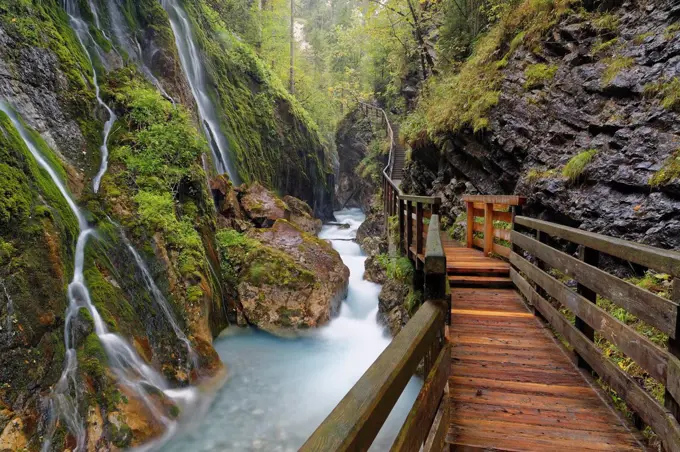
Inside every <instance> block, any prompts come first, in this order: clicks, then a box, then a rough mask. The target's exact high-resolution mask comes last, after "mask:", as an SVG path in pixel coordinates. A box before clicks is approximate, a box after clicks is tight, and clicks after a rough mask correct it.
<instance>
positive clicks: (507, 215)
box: [493, 211, 513, 224]
mask: <svg viewBox="0 0 680 452" xmlns="http://www.w3.org/2000/svg"><path fill="white" fill-rule="evenodd" d="M512 218H513V217H512V212H498V211H494V213H493V219H494V221H504V222H506V223H510V224H512Z"/></svg>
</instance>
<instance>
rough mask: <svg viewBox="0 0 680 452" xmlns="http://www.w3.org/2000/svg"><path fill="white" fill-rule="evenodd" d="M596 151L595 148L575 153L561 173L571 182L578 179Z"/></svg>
mask: <svg viewBox="0 0 680 452" xmlns="http://www.w3.org/2000/svg"><path fill="white" fill-rule="evenodd" d="M597 153H598V150H597V149H588V150H587V151H584V152H581V153H580V154H577V155H575V156H574V157H572V158H571V159H570V160H569V162H567V164H566V165H565V166H564V168H563V169H562V175H563V176H564V177H566V178H567V179H569V180H570V181H572V182H574V181H576V180H578V178H579V177H581V174H583V171H584V170H585V169H586V167H587V166H588V164H589V163H590V162H591V161H592V160H593V159H594V158H595V156H596V155H597Z"/></svg>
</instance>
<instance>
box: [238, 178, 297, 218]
mask: <svg viewBox="0 0 680 452" xmlns="http://www.w3.org/2000/svg"><path fill="white" fill-rule="evenodd" d="M240 191H241V198H240V203H241V206H242V208H243V211H244V212H245V214H246V216H247V218H248V219H249V220H250V221H251V222H252V223H253V224H254V225H255V226H256V227H258V228H270V227H272V226H273V225H274V223H275V222H276V220H281V219H286V220H289V219H290V210H288V206H287V205H286V203H284V202H283V201H282V200H281V199H280V198H278V197H277V196H276V195H274V194H273V193H272V192H270V191H269V190H267V189H266V188H264V187H263V186H262V185H260V184H258V183H255V184H253V185H251V186H249V187H248V186H246V187H242V188H241V189H240Z"/></svg>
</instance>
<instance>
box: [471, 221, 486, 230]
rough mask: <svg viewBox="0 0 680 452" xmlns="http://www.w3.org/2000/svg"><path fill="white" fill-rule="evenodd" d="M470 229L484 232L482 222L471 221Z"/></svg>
mask: <svg viewBox="0 0 680 452" xmlns="http://www.w3.org/2000/svg"><path fill="white" fill-rule="evenodd" d="M472 230H473V231H475V232H482V233H483V232H484V224H482V223H477V222H474V223H472Z"/></svg>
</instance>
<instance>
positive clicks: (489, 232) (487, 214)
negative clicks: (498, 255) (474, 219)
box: [484, 203, 493, 256]
mask: <svg viewBox="0 0 680 452" xmlns="http://www.w3.org/2000/svg"><path fill="white" fill-rule="evenodd" d="M492 251H493V204H491V203H486V204H484V255H485V256H489V255H490V254H491V252H492Z"/></svg>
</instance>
